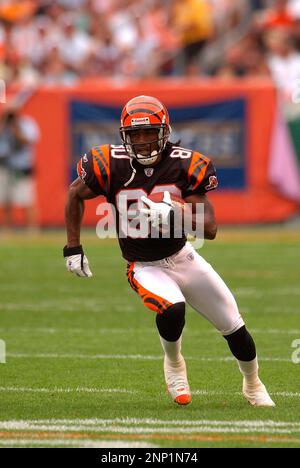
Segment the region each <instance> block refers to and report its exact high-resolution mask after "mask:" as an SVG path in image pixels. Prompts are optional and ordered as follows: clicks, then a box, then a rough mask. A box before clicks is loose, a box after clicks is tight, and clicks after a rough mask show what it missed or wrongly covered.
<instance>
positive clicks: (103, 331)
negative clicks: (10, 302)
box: [0, 327, 300, 337]
mask: <svg viewBox="0 0 300 468" xmlns="http://www.w3.org/2000/svg"><path fill="white" fill-rule="evenodd" d="M250 331H251V332H252V333H256V334H263V335H298V336H299V337H300V328H290V329H284V328H282V329H278V328H251V329H250ZM0 333H1V334H4V333H7V334H8V333H12V334H13V333H15V334H20V333H22V334H28V335H33V334H38V335H43V334H45V335H54V334H66V333H68V334H74V335H80V334H82V335H84V334H88V335H91V334H92V335H110V334H112V335H123V334H124V333H126V334H127V335H128V334H130V333H132V334H142V333H155V329H154V328H151V327H148V328H142V327H141V328H96V329H95V328H47V327H45V328H38V327H32V328H24V327H0ZM184 333H185V334H186V335H188V336H201V335H211V334H214V335H219V332H218V331H217V330H215V329H213V328H212V329H208V330H201V328H199V329H198V330H194V329H193V330H192V329H189V328H188V327H186V328H185V331H184Z"/></svg>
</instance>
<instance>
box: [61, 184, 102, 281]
mask: <svg viewBox="0 0 300 468" xmlns="http://www.w3.org/2000/svg"><path fill="white" fill-rule="evenodd" d="M97 196H98V195H96V194H95V193H94V192H93V191H92V190H91V189H90V188H89V187H88V186H87V185H86V184H85V183H84V182H83V181H82V180H81V179H80V178H79V177H78V179H76V180H75V181H74V182H73V183H72V184H71V185H70V188H69V192H68V197H67V203H66V208H65V221H66V229H67V245H66V246H65V247H64V257H65V259H66V265H67V269H68V271H69V272H71V273H75V274H76V275H77V276H82V277H91V276H93V275H92V272H91V270H90V268H89V263H88V260H87V258H86V256H85V255H84V251H83V248H82V246H81V244H80V231H81V223H82V218H83V214H84V202H85V200H90V199H92V198H96V197H97Z"/></svg>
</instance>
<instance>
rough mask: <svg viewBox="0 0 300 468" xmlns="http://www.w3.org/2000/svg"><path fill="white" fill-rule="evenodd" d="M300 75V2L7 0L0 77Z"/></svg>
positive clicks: (286, 80)
mask: <svg viewBox="0 0 300 468" xmlns="http://www.w3.org/2000/svg"><path fill="white" fill-rule="evenodd" d="M270 74H271V75H272V76H273V78H274V80H275V81H276V83H278V85H279V86H280V87H282V88H285V87H287V88H288V87H289V86H290V85H291V79H294V78H295V79H298V78H300V0H55V1H49V0H23V1H18V0H2V1H0V78H2V79H4V80H5V81H6V83H8V84H22V85H38V84H40V83H42V84H49V85H52V84H66V85H68V84H73V83H74V82H76V81H77V80H79V79H81V80H82V79H90V78H98V77H111V78H115V79H118V78H119V79H121V78H124V77H125V78H148V77H157V76H219V77H223V78H224V79H225V78H227V77H232V76H239V77H240V76H252V77H253V76H266V75H270Z"/></svg>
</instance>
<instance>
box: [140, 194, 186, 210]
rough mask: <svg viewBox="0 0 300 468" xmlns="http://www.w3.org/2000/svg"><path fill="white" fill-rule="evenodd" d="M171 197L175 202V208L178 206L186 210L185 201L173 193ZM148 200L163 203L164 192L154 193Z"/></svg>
mask: <svg viewBox="0 0 300 468" xmlns="http://www.w3.org/2000/svg"><path fill="white" fill-rule="evenodd" d="M170 195H171V200H172V202H173V206H174V207H176V206H177V207H178V208H181V209H184V206H185V201H184V200H183V199H182V198H181V197H179V196H178V195H174V194H173V193H170ZM148 198H149V199H150V200H152V201H153V202H155V203H159V202H162V201H163V199H164V192H158V193H153V194H152V195H149V196H148Z"/></svg>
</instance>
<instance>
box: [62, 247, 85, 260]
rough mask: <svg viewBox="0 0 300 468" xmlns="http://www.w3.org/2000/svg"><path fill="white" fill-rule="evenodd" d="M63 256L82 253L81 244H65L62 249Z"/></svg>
mask: <svg viewBox="0 0 300 468" xmlns="http://www.w3.org/2000/svg"><path fill="white" fill-rule="evenodd" d="M63 254H64V257H71V256H72V255H80V254H81V255H84V252H83V248H82V245H78V246H77V247H68V246H67V245H66V246H65V247H64V249H63Z"/></svg>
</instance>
